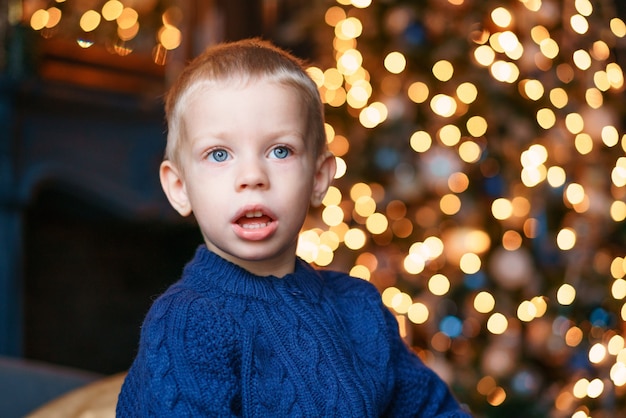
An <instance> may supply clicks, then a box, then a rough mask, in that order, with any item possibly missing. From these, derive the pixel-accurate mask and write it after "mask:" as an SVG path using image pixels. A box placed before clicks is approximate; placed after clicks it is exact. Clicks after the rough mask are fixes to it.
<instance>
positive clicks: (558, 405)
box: [298, 0, 626, 418]
mask: <svg viewBox="0 0 626 418" xmlns="http://www.w3.org/2000/svg"><path fill="white" fill-rule="evenodd" d="M311 9H312V11H311V10H309V11H308V12H307V15H308V16H309V19H310V20H309V21H308V24H309V30H310V31H311V32H312V35H311V38H312V39H315V41H316V42H315V44H316V57H318V59H317V62H316V66H313V67H311V68H310V69H309V71H310V74H311V75H312V76H313V78H314V79H315V80H316V81H317V83H318V86H319V90H320V93H321V95H322V97H323V100H324V101H325V103H326V104H327V132H328V140H329V145H330V148H331V150H332V151H333V152H334V153H335V155H336V156H337V161H338V165H339V168H340V169H339V173H338V175H337V179H336V183H335V185H334V187H333V188H331V190H330V191H329V193H328V195H327V196H326V198H325V200H324V205H323V208H322V209H321V210H320V213H317V214H314V215H313V216H311V217H310V218H309V219H308V221H307V224H306V225H305V230H304V231H303V233H302V234H301V237H300V242H299V247H298V254H299V255H300V256H301V257H303V258H305V259H306V260H308V261H310V262H313V263H316V264H318V265H319V266H331V267H336V268H340V269H348V270H350V272H351V273H352V274H353V275H355V276H358V277H362V278H363V279H365V280H370V281H371V282H372V283H374V284H375V285H376V286H377V287H378V288H379V289H380V290H381V292H382V296H383V300H384V302H385V304H386V305H387V306H389V307H390V308H391V309H392V310H393V311H395V312H396V314H397V317H398V319H399V323H400V327H401V331H402V332H403V333H404V335H405V336H406V338H407V341H409V342H410V343H411V344H412V345H413V346H414V347H416V350H417V351H418V352H419V354H420V355H421V356H422V357H423V358H424V360H425V361H426V362H427V363H428V364H429V365H430V366H431V367H433V368H434V369H435V370H437V371H438V372H439V373H440V374H441V375H442V376H443V377H444V378H445V379H446V380H447V381H448V382H450V384H451V386H452V388H453V390H454V391H455V393H456V394H457V396H458V397H459V398H460V400H461V401H463V402H465V403H467V404H468V405H470V406H471V408H472V410H473V411H474V413H475V414H476V415H477V416H498V417H500V416H524V417H532V416H541V417H545V416H552V417H572V418H584V417H588V416H593V417H609V416H610V417H614V416H618V415H619V414H620V413H621V414H626V398H625V397H624V393H625V391H626V347H625V342H624V323H625V321H626V305H625V304H624V299H625V298H626V279H625V276H626V260H625V259H626V245H625V244H626V242H625V238H626V235H625V232H626V230H625V228H624V220H625V219H626V202H625V201H626V188H625V187H624V186H626V155H625V154H626V153H625V150H626V136H625V135H624V132H623V131H624V127H623V126H622V121H623V118H624V109H623V103H624V74H623V70H622V67H621V65H620V64H619V63H618V61H617V58H618V57H619V53H623V52H624V46H625V45H626V44H625V39H624V37H625V36H626V25H625V23H624V21H623V20H621V19H620V18H618V17H617V14H616V10H615V8H614V3H613V2H608V1H602V2H593V3H592V2H591V1H589V0H552V1H546V0H544V1H541V0H509V1H499V2H481V1H472V0H448V1H425V2H413V1H400V0H396V1H394V0H385V1H383V0H380V1H376V0H373V1H372V0H352V1H350V0H337V1H336V2H335V1H333V2H331V1H320V2H315V4H313V5H312V6H311ZM322 21H323V22H324V23H323V24H321V22H322ZM319 219H321V221H319ZM418 347H419V348H418ZM505 414H508V415H505Z"/></svg>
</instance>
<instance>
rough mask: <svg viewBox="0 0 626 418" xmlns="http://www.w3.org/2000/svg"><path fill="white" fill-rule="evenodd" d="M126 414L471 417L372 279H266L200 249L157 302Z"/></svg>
mask: <svg viewBox="0 0 626 418" xmlns="http://www.w3.org/2000/svg"><path fill="white" fill-rule="evenodd" d="M117 416H119V417H135V416H136V417H203V416H219V417H226V416H248V417H286V416H289V417H291V416H303V417H330V416H341V417H349V416H354V417H376V416H394V417H410V416H419V417H468V416H469V415H467V414H466V413H465V412H463V411H462V410H461V409H460V408H459V405H458V404H457V402H456V401H455V400H454V398H453V397H452V395H451V394H450V392H449V390H448V388H447V386H446V385H445V383H444V382H443V381H442V380H440V379H439V378H438V377H437V376H436V375H435V374H434V373H433V372H432V371H431V370H430V369H429V368H427V367H426V366H425V365H424V364H423V363H421V362H420V360H419V359H418V358H417V357H416V356H415V355H413V354H412V353H411V352H410V351H409V350H408V349H407V348H406V346H405V345H404V344H403V342H402V340H401V339H400V336H399V333H398V327H397V322H396V320H395V318H394V317H393V315H391V313H390V312H389V311H388V310H387V309H386V308H385V307H384V306H383V305H382V304H381V300H380V294H379V293H378V291H377V290H376V289H375V288H374V287H373V286H372V285H371V284H369V283H367V282H366V281H363V280H360V279H355V278H352V277H349V276H347V275H345V274H342V273H337V272H327V271H317V270H315V269H313V268H312V267H310V266H309V265H308V264H306V263H305V262H303V261H302V260H298V261H297V264H296V269H295V272H294V273H293V274H290V275H287V276H286V277H284V278H280V279H279V278H276V277H259V276H255V275H253V274H251V273H249V272H247V271H246V270H244V269H242V268H240V267H238V266H236V265H234V264H232V263H230V262H228V261H226V260H224V259H222V258H221V257H219V256H217V255H216V254H214V253H212V252H210V251H209V250H207V249H206V247H204V246H201V247H200V248H199V249H198V251H197V252H196V255H195V257H194V259H193V260H192V261H191V262H190V263H189V264H188V265H187V266H186V267H185V270H184V272H183V276H182V279H181V280H180V281H179V282H177V283H176V284H174V285H173V286H171V287H170V288H169V289H168V290H167V291H166V292H165V293H164V294H163V295H162V296H161V297H159V298H158V299H157V300H156V301H155V302H154V304H153V306H152V308H151V309H150V311H149V313H148V315H147V316H146V319H145V322H144V324H143V327H142V331H141V339H140V344H139V352H138V354H137V357H136V359H135V361H134V362H133V364H132V366H131V368H130V370H129V372H128V376H127V378H126V380H125V382H124V385H123V387H122V391H121V393H120V395H119V400H118V404H117Z"/></svg>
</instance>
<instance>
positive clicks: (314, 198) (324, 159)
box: [311, 152, 337, 207]
mask: <svg viewBox="0 0 626 418" xmlns="http://www.w3.org/2000/svg"><path fill="white" fill-rule="evenodd" d="M336 171H337V161H336V160H335V156H334V155H333V154H331V153H330V152H325V153H324V154H322V155H320V156H319V157H318V159H317V169H316V171H315V177H314V182H313V193H312V194H311V205H312V206H314V207H317V206H319V205H321V204H322V200H324V196H325V195H326V192H327V191H328V188H329V187H330V184H331V183H332V181H333V179H334V178H335V172H336Z"/></svg>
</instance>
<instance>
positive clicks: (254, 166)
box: [237, 161, 269, 191]
mask: <svg viewBox="0 0 626 418" xmlns="http://www.w3.org/2000/svg"><path fill="white" fill-rule="evenodd" d="M268 186H269V179H268V176H267V172H266V170H265V167H263V164H262V163H260V162H252V161H248V162H245V163H243V164H242V165H241V167H240V171H239V177H238V179H237V190H239V191H241V190H246V189H259V188H260V189H266V188H267V187H268Z"/></svg>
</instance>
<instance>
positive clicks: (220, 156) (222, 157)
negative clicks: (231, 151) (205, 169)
mask: <svg viewBox="0 0 626 418" xmlns="http://www.w3.org/2000/svg"><path fill="white" fill-rule="evenodd" d="M228 157H229V155H228V151H226V150H224V149H216V150H213V151H211V152H209V154H208V156H207V158H208V159H209V160H212V161H215V162H218V163H221V162H223V161H226V160H228Z"/></svg>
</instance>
